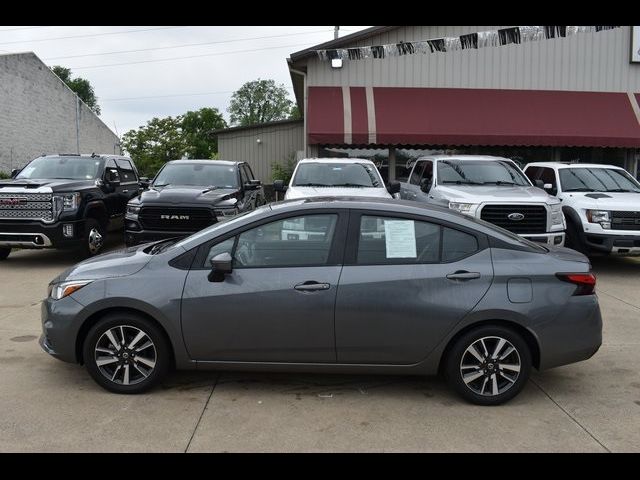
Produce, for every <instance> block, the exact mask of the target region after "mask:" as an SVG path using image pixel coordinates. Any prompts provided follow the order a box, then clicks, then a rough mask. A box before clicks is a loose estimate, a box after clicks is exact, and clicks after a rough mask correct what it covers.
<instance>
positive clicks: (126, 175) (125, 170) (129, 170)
mask: <svg viewBox="0 0 640 480" xmlns="http://www.w3.org/2000/svg"><path fill="white" fill-rule="evenodd" d="M116 164H117V165H118V168H119V169H120V177H121V180H120V181H121V182H122V183H134V182H137V181H138V179H137V178H136V174H135V172H134V170H133V167H132V166H131V162H129V160H122V159H116Z"/></svg>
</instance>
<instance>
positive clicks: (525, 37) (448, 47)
mask: <svg viewBox="0 0 640 480" xmlns="http://www.w3.org/2000/svg"><path fill="white" fill-rule="evenodd" d="M614 28H620V27H619V26H603V25H600V26H581V27H575V26H574V27H565V26H557V25H551V26H529V27H509V28H503V29H500V30H489V31H485V32H477V33H469V34H467V35H460V36H459V37H444V38H435V39H431V40H421V41H418V42H400V43H390V44H387V45H373V46H369V47H354V48H338V49H330V50H316V52H317V54H318V57H319V58H320V60H333V59H334V58H339V59H343V60H362V59H366V58H385V57H400V56H403V55H412V54H415V53H435V52H452V51H456V50H467V49H478V48H487V47H498V46H501V45H509V44H514V43H515V44H520V43H529V42H537V41H540V40H546V39H552V38H559V37H571V36H573V35H577V34H579V33H591V32H602V31H604V30H612V29H614Z"/></svg>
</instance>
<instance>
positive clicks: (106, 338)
mask: <svg viewBox="0 0 640 480" xmlns="http://www.w3.org/2000/svg"><path fill="white" fill-rule="evenodd" d="M94 355H95V357H94V358H95V362H96V365H97V367H98V370H99V371H100V373H101V374H102V375H103V376H104V377H105V378H107V379H108V380H110V381H111V382H113V383H116V384H119V385H135V384H137V383H140V382H142V381H144V380H145V379H146V378H147V377H149V375H151V373H152V372H153V371H154V369H155V366H156V362H157V352H156V347H155V345H154V343H153V341H152V340H151V338H150V337H149V335H148V334H147V333H145V332H144V331H142V330H140V329H139V328H137V327H132V326H130V325H118V326H115V327H112V328H110V329H109V330H107V331H106V332H104V333H103V334H102V335H101V336H100V338H99V339H98V341H97V343H96V346H95V349H94Z"/></svg>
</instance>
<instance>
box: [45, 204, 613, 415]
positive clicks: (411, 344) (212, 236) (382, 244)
mask: <svg viewBox="0 0 640 480" xmlns="http://www.w3.org/2000/svg"><path fill="white" fill-rule="evenodd" d="M594 289H595V277H594V275H593V274H592V273H591V271H590V264H589V260H588V259H587V258H586V257H585V256H583V255H582V254H580V253H577V252H575V251H573V250H569V249H566V248H561V247H557V248H554V247H549V246H545V247H543V246H539V245H537V244H534V243H532V242H529V241H527V240H523V239H522V238H520V237H518V236H516V235H513V234H511V233H509V232H507V231H506V230H502V229H500V228H498V227H495V226H493V225H491V224H489V223H486V222H483V221H481V220H476V219H473V218H470V217H468V216H462V215H460V214H457V213H454V212H452V211H450V210H447V209H442V208H439V207H433V206H426V205H421V204H417V203H415V202H404V201H393V200H384V199H362V198H360V199H339V198H324V199H323V198H315V199H305V200H292V201H287V202H281V203H276V204H272V205H268V206H265V207H262V208H259V209H257V210H255V211H253V212H250V213H248V214H244V215H241V216H239V217H236V218H234V219H233V220H230V221H228V222H225V223H219V224H216V225H214V226H212V227H210V228H207V229H205V230H203V231H201V232H199V233H197V234H195V235H192V236H190V237H187V238H186V239H182V240H180V241H177V240H165V241H162V242H157V243H153V244H147V245H142V246H139V247H134V248H129V249H127V250H123V251H120V252H115V253H110V254H106V255H102V256H99V257H96V258H93V259H90V260H87V261H85V262H82V263H80V264H78V265H76V266H74V267H72V268H70V269H69V270H67V271H65V272H63V273H62V274H61V275H60V276H59V277H57V278H56V279H54V280H53V281H52V282H51V284H50V286H49V296H48V298H47V299H46V300H45V301H44V302H43V304H42V324H43V335H42V337H41V339H40V344H41V345H42V348H43V349H44V350H45V351H46V352H47V353H49V354H51V355H53V356H54V357H57V358H59V359H61V360H64V361H67V362H75V363H80V364H84V365H86V368H87V370H88V371H89V373H90V374H91V376H92V377H93V378H94V380H95V381H96V382H97V383H98V384H100V385H101V386H103V387H104V388H106V389H108V390H110V391H112V392H118V393H139V392H142V391H145V390H148V389H149V388H151V387H152V386H154V385H156V384H157V383H158V382H160V381H161V379H162V378H163V376H164V375H165V373H166V372H167V371H168V370H169V369H170V368H172V367H176V368H178V369H195V368H197V369H209V368H211V369H224V370H264V371H267V370H268V371H308V372H345V373H367V374H369V373H384V374H411V375H432V374H436V373H442V374H443V375H444V376H445V377H446V378H447V380H448V382H449V383H450V385H451V387H452V388H453V389H455V390H456V391H457V392H458V393H459V394H461V395H462V397H464V398H466V399H467V400H469V401H471V402H474V403H478V404H482V405H496V404H500V403H503V402H505V401H507V400H509V399H511V398H513V397H514V396H515V395H517V394H518V392H519V391H520V390H522V388H523V387H524V385H525V383H526V381H527V378H528V377H529V373H530V371H531V368H532V367H535V368H537V369H540V370H542V369H547V368H551V367H556V366H559V365H565V364H568V363H572V362H577V361H581V360H585V359H588V358H589V357H591V356H592V355H593V354H594V353H595V352H596V351H597V350H598V348H599V347H600V344H601V342H602V319H601V316H600V308H599V306H598V299H597V297H596V295H595V293H594Z"/></svg>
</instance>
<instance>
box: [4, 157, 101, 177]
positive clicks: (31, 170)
mask: <svg viewBox="0 0 640 480" xmlns="http://www.w3.org/2000/svg"><path fill="white" fill-rule="evenodd" d="M103 163H104V159H101V158H88V157H40V158H36V159H35V160H33V161H32V162H30V163H29V164H28V165H27V166H26V167H24V168H23V169H22V171H21V172H20V173H19V174H18V175H17V176H16V179H34V178H46V179H53V178H63V179H68V180H94V179H96V178H98V177H99V175H100V172H101V171H102V168H101V167H102V164H103Z"/></svg>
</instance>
